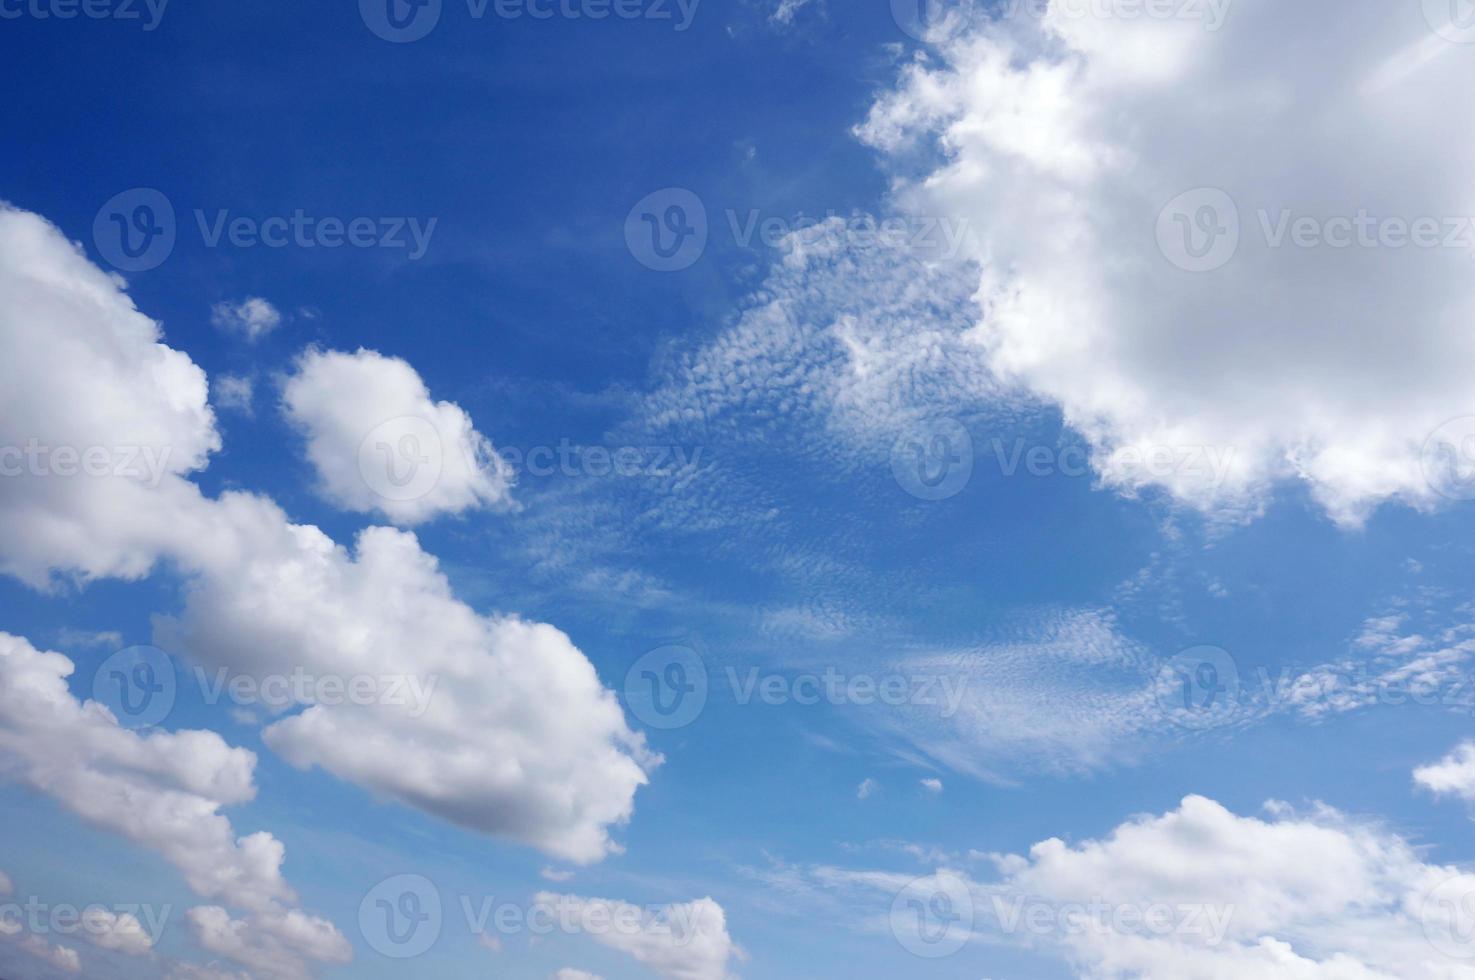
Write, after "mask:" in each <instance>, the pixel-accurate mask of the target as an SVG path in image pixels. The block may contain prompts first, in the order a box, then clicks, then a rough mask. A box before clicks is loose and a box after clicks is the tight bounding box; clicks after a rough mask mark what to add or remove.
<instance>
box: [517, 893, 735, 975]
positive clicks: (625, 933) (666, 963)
mask: <svg viewBox="0 0 1475 980" xmlns="http://www.w3.org/2000/svg"><path fill="white" fill-rule="evenodd" d="M534 901H535V902H537V903H538V904H539V905H543V906H547V907H549V908H552V909H556V910H558V914H559V915H560V917H561V919H566V920H567V921H568V922H569V923H570V924H571V926H572V928H573V929H575V930H576V931H579V932H584V933H587V934H588V935H589V936H590V937H592V938H593V939H594V940H595V941H596V942H599V943H601V944H603V945H605V946H608V947H610V948H611V949H615V950H619V951H620V952H622V953H626V954H629V955H630V956H632V957H634V959H635V960H636V961H637V962H638V963H640V964H641V965H642V966H644V967H646V968H647V969H649V970H651V971H653V972H655V973H658V974H660V975H661V976H663V977H668V978H670V980H727V978H729V977H730V976H731V975H732V974H731V973H730V972H729V967H730V965H731V963H732V961H733V960H735V959H741V958H742V957H743V955H744V954H743V952H742V949H741V947H739V946H738V945H737V944H736V943H734V942H733V941H732V937H731V936H729V935H728V934H727V916H726V914H725V913H724V912H723V909H722V906H721V905H718V904H717V903H716V902H714V901H713V900H712V899H710V898H699V899H697V900H696V901H694V902H683V903H678V904H673V905H668V906H666V907H665V908H664V909H662V910H661V911H660V913H659V914H658V915H652V914H650V913H649V912H647V910H645V909H642V908H640V907H639V906H635V905H631V904H630V903H629V902H622V901H618V900H614V899H607V898H581V897H579V896H577V895H554V894H551V893H547V892H544V893H541V894H539V895H538V896H537V897H536V898H535V899H534ZM576 975H578V976H583V975H584V974H576Z"/></svg>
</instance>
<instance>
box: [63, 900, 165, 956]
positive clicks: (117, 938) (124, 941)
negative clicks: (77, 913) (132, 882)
mask: <svg viewBox="0 0 1475 980" xmlns="http://www.w3.org/2000/svg"><path fill="white" fill-rule="evenodd" d="M81 935H82V938H83V939H85V940H87V941H88V942H89V943H91V944H92V945H94V946H97V947H98V948H100V949H108V950H112V951H114V952H117V953H122V954H124V955H126V956H145V955H147V954H148V953H150V952H151V951H152V950H153V948H154V937H152V936H150V935H149V934H148V932H147V931H146V930H145V929H144V927H143V923H142V922H139V921H138V917H137V916H135V915H133V914H132V913H131V912H122V913H116V912H113V911H111V910H110V909H106V908H103V907H101V906H93V907H90V908H88V909H86V910H85V911H84V912H83V915H82V932H81Z"/></svg>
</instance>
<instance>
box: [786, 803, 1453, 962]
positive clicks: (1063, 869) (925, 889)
mask: <svg viewBox="0 0 1475 980" xmlns="http://www.w3.org/2000/svg"><path fill="white" fill-rule="evenodd" d="M1267 809H1268V811H1269V812H1268V813H1267V815H1266V816H1265V817H1263V818H1261V817H1251V816H1240V815H1237V814H1235V813H1232V812H1231V811H1229V810H1227V809H1226V808H1224V807H1223V806H1221V805H1220V804H1218V803H1216V802H1214V801H1213V800H1209V799H1205V798H1203V797H1197V796H1191V797H1188V798H1187V799H1185V800H1184V801H1183V802H1182V804H1181V805H1180V806H1179V807H1178V808H1177V809H1175V810H1172V811H1170V812H1168V813H1165V814H1162V815H1160V816H1141V817H1136V818H1133V819H1131V820H1129V821H1127V822H1126V823H1123V824H1122V825H1121V826H1119V827H1117V828H1116V829H1115V830H1113V831H1112V832H1111V833H1110V834H1109V835H1108V836H1106V837H1105V838H1102V839H1100V840H1087V841H1084V842H1081V843H1079V844H1067V843H1066V842H1064V841H1061V840H1058V839H1051V840H1046V841H1042V842H1040V843H1038V844H1036V845H1034V846H1033V847H1032V848H1031V849H1030V850H1029V853H1028V854H1025V855H1002V854H978V853H975V854H973V855H971V856H970V857H968V858H961V859H960V858H953V859H951V860H950V863H949V864H945V865H944V868H943V869H942V870H939V871H937V872H935V873H934V874H932V875H929V876H926V877H923V878H920V879H918V878H914V877H912V876H910V875H905V874H895V873H891V872H879V871H857V870H850V869H840V868H833V867H822V868H811V869H808V870H807V871H806V872H803V873H796V872H794V871H792V870H790V871H786V872H784V873H783V875H782V878H783V880H784V881H785V883H786V886H787V887H788V888H789V889H790V890H791V891H792V890H794V889H795V888H798V889H800V890H801V891H800V894H802V890H803V889H805V888H808V889H812V890H813V891H814V893H815V894H818V895H824V894H827V893H834V892H840V893H844V894H847V895H850V896H851V897H852V898H857V899H861V900H864V901H866V902H868V903H871V905H870V907H873V908H874V907H876V905H875V904H874V903H875V901H876V899H881V900H882V903H883V904H886V905H889V906H890V907H891V909H892V911H891V914H890V915H889V916H886V915H885V914H884V913H883V914H881V915H878V916H877V917H876V918H875V919H873V920H870V922H871V925H873V926H875V927H876V928H877V929H879V930H888V928H889V931H891V932H892V934H893V935H894V938H895V939H896V940H898V941H900V942H901V943H902V944H903V945H904V946H906V945H908V944H909V943H919V944H923V945H919V946H916V947H909V948H926V946H925V942H924V941H925V940H926V939H930V940H931V941H932V943H933V949H934V950H935V949H936V948H937V946H936V945H935V944H936V943H937V942H939V941H941V942H948V943H952V944H953V946H952V947H951V948H955V949H956V948H960V947H961V946H963V945H965V944H966V943H968V942H970V941H971V942H988V943H1004V944H1011V945H1019V946H1023V947H1027V948H1031V949H1034V950H1035V951H1037V952H1038V953H1040V954H1042V955H1045V956H1049V957H1058V958H1062V959H1064V960H1066V961H1067V962H1069V963H1070V965H1071V966H1072V967H1073V968H1074V969H1075V970H1076V971H1077V972H1078V973H1079V974H1080V975H1082V976H1089V977H1093V978H1101V980H1128V978H1136V980H1259V978H1262V977H1283V978H1296V980H1390V978H1408V980H1415V978H1443V980H1460V978H1471V977H1475V962H1472V960H1471V958H1470V957H1471V954H1472V953H1475V947H1472V946H1471V944H1470V940H1469V937H1470V935H1471V927H1472V926H1475V918H1472V917H1471V915H1470V908H1471V907H1472V906H1471V905H1470V904H1468V903H1469V902H1470V900H1471V896H1475V875H1470V874H1466V873H1462V872H1460V871H1459V870H1458V869H1456V868H1453V867H1443V866H1440V865H1436V864H1430V863H1426V862H1425V861H1424V860H1423V858H1422V857H1421V855H1420V853H1419V852H1418V851H1417V850H1416V849H1415V848H1414V847H1413V846H1411V845H1410V844H1409V843H1408V842H1407V841H1405V840H1403V839H1402V838H1400V837H1398V836H1396V835H1394V834H1392V833H1389V832H1388V831H1387V830H1385V829H1383V828H1381V827H1379V826H1376V825H1369V824H1364V823H1360V822H1358V821H1355V820H1352V819H1350V818H1348V817H1346V816H1344V815H1343V814H1340V813H1338V812H1336V811H1333V810H1330V809H1327V808H1324V807H1319V808H1317V809H1315V810H1313V811H1311V812H1309V813H1297V812H1294V811H1292V810H1290V809H1289V808H1287V807H1285V806H1284V805H1281V804H1272V805H1270V806H1268V807H1267ZM970 862H971V863H975V864H980V865H991V866H992V868H993V874H992V875H991V876H987V875H984V874H983V873H982V872H981V871H979V872H976V873H972V874H970V873H968V872H965V871H964V870H961V869H962V866H963V865H965V864H968V863H970ZM942 895H946V896H947V900H948V903H949V905H948V907H950V908H951V910H952V912H953V913H954V914H953V915H952V916H951V917H950V918H949V919H948V920H947V921H945V922H944V921H930V922H927V923H925V927H924V923H923V922H922V920H919V919H917V918H916V916H915V915H912V914H910V910H913V909H915V908H924V909H925V908H928V907H933V908H936V907H941V906H939V905H936V904H934V905H932V906H928V905H927V904H926V901H927V899H928V898H929V897H933V898H935V897H937V896H942ZM866 896H869V898H866ZM910 899H918V900H920V901H921V902H922V903H923V904H921V905H920V906H918V905H914V904H912V903H911V902H910V901H909V900H910ZM939 936H941V937H942V938H941V940H939V938H938V937H939Z"/></svg>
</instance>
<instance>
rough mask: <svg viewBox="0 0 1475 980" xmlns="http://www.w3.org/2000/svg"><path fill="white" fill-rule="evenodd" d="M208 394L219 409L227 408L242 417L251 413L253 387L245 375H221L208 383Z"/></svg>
mask: <svg viewBox="0 0 1475 980" xmlns="http://www.w3.org/2000/svg"><path fill="white" fill-rule="evenodd" d="M210 392H211V394H212V395H213V396H214V399H215V404H216V405H217V406H219V407H220V408H228V409H231V410H232V411H236V412H240V413H242V414H243V415H250V414H251V413H252V399H253V395H254V385H253V382H252V381H251V379H250V378H249V377H247V376H246V375H241V374H224V375H221V376H220V377H218V378H216V379H214V380H213V381H211V382H210Z"/></svg>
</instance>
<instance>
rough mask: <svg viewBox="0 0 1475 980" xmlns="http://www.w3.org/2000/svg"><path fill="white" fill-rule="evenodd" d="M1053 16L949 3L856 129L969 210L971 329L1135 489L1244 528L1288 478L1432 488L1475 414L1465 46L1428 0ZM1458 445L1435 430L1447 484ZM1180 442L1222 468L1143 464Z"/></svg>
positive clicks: (1473, 236)
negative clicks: (1459, 101)
mask: <svg viewBox="0 0 1475 980" xmlns="http://www.w3.org/2000/svg"><path fill="white" fill-rule="evenodd" d="M980 6H981V5H980ZM1041 6H1043V5H1040V4H1031V3H1020V4H1006V5H1005V10H1006V11H1007V13H1005V14H1004V15H1002V16H1000V17H999V18H998V19H991V18H990V17H989V16H986V15H984V14H982V13H978V14H976V15H975V16H973V17H971V18H970V17H965V16H963V15H961V14H959V15H956V16H954V17H953V18H952V19H951V21H949V22H948V23H947V24H946V25H944V26H942V27H940V28H939V29H938V30H937V31H936V33H935V34H934V35H933V40H934V41H935V44H933V45H932V54H931V55H930V56H927V57H925V58H924V57H922V56H919V57H918V58H917V60H916V61H914V62H913V63H912V64H910V65H909V66H908V67H907V68H906V69H905V71H904V72H903V75H902V78H901V81H900V83H899V84H898V85H897V87H896V88H895V89H894V90H893V91H891V92H889V93H886V94H885V95H883V96H882V97H881V98H880V99H879V100H878V102H877V103H876V105H875V106H874V108H873V110H872V112H871V114H870V117H869V119H868V120H867V121H866V122H865V123H864V124H863V125H862V126H861V127H859V129H858V132H859V134H860V136H861V137H862V138H863V139H864V140H866V141H867V142H869V143H870V144H871V145H873V146H875V147H878V148H879V149H881V150H882V151H884V152H885V153H886V154H888V155H890V156H891V157H892V158H893V159H894V160H895V161H896V163H897V166H898V168H900V169H901V170H902V174H903V178H902V180H901V187H900V188H899V199H900V202H901V203H902V204H903V205H904V206H905V207H907V208H909V209H911V210H913V211H916V212H918V213H921V214H947V215H953V216H959V217H963V218H966V219H967V220H968V221H969V226H970V229H971V231H972V232H973V234H974V236H975V237H974V238H973V239H972V241H973V243H974V251H973V252H972V257H973V258H974V259H976V260H977V261H978V263H979V265H980V269H981V273H980V276H979V279H978V293H977V297H976V298H977V301H978V303H979V305H980V307H981V312H980V313H979V316H978V322H977V325H976V326H975V327H974V328H973V330H972V331H971V332H970V334H969V339H970V340H971V342H972V344H973V345H974V346H975V347H976V348H977V349H978V350H979V351H980V352H982V353H984V354H986V355H987V358H988V360H989V363H990V364H991V366H992V367H993V369H994V371H995V372H997V373H998V375H1000V376H1001V377H1002V378H1004V379H1006V380H1008V381H1011V382H1013V383H1015V384H1017V385H1018V386H1020V387H1021V388H1022V389H1024V390H1027V391H1029V392H1031V393H1034V394H1036V395H1038V396H1041V397H1043V398H1045V399H1047V400H1049V401H1051V402H1054V403H1056V404H1058V405H1059V406H1060V408H1061V410H1062V411H1063V413H1064V415H1065V418H1066V421H1067V422H1068V424H1070V425H1071V426H1073V427H1074V428H1076V429H1077V430H1079V431H1080V432H1081V433H1083V434H1084V435H1085V436H1086V437H1087V438H1088V439H1089V441H1090V442H1091V444H1092V445H1093V447H1094V453H1095V465H1096V467H1097V469H1098V470H1099V471H1100V473H1101V476H1102V478H1103V479H1104V481H1105V482H1106V483H1107V484H1109V485H1111V486H1114V487H1116V488H1118V489H1120V490H1122V491H1124V492H1133V491H1136V490H1139V489H1142V488H1144V487H1148V486H1159V487H1162V488H1164V489H1166V490H1167V491H1168V492H1169V493H1171V494H1172V495H1174V496H1175V497H1177V498H1179V499H1181V500H1183V501H1186V502H1188V503H1189V504H1192V505H1194V506H1196V507H1199V508H1202V509H1205V510H1207V511H1210V512H1212V513H1214V514H1216V515H1218V516H1221V517H1239V518H1243V517H1246V516H1250V515H1253V514H1255V513H1257V512H1258V511H1259V510H1260V509H1261V508H1262V507H1263V505H1264V503H1265V501H1266V499H1267V496H1268V494H1269V492H1270V491H1271V488H1272V487H1273V486H1274V485H1275V484H1276V483H1277V482H1278V481H1283V480H1302V481H1305V484H1306V485H1307V486H1308V487H1309V489H1310V491H1311V493H1312V494H1313V495H1314V496H1315V498H1316V499H1317V500H1318V501H1319V502H1320V504H1321V505H1322V506H1323V507H1324V508H1325V510H1326V512H1327V513H1328V514H1329V515H1330V516H1331V517H1333V518H1334V519H1335V520H1337V521H1339V522H1342V523H1344V524H1357V523H1360V522H1361V521H1362V520H1363V519H1364V518H1365V517H1366V515H1367V514H1368V513H1369V512H1370V510H1371V509H1372V508H1374V507H1375V506H1377V505H1378V504H1379V503H1380V502H1383V501H1387V500H1401V501H1404V502H1406V503H1409V504H1412V505H1414V506H1417V507H1430V506H1433V505H1435V504H1438V503H1439V502H1440V496H1439V493H1438V492H1437V491H1436V490H1435V489H1434V488H1432V487H1431V486H1430V481H1429V480H1428V479H1427V478H1426V473H1425V465H1424V464H1425V462H1426V461H1425V460H1424V459H1423V457H1422V451H1423V448H1424V446H1425V444H1426V442H1427V441H1428V440H1429V439H1430V437H1431V435H1433V434H1434V433H1435V432H1436V430H1439V429H1440V427H1441V426H1443V425H1444V424H1445V423H1446V422H1448V421H1450V420H1451V419H1454V418H1457V417H1462V416H1467V415H1470V414H1472V413H1475V394H1472V392H1471V390H1470V385H1469V379H1470V377H1471V373H1472V370H1475V333H1472V332H1471V330H1470V323H1471V320H1472V315H1475V284H1472V283H1475V280H1472V279H1471V276H1470V269H1471V261H1472V255H1475V225H1472V222H1471V215H1472V213H1475V208H1472V201H1471V196H1470V192H1469V186H1470V182H1469V168H1468V166H1466V161H1468V159H1469V158H1470V155H1471V151H1472V149H1475V146H1472V141H1475V136H1472V135H1471V134H1470V132H1469V131H1468V130H1467V129H1464V128H1461V127H1459V126H1451V124H1450V122H1451V120H1450V115H1449V106H1448V103H1447V102H1446V100H1445V99H1444V98H1443V96H1442V93H1447V92H1452V91H1463V90H1465V89H1468V88H1469V85H1470V82H1471V81H1472V76H1475V63H1472V62H1471V60H1470V59H1469V58H1468V57H1467V55H1468V53H1469V51H1468V48H1467V47H1466V46H1464V45H1460V44H1454V43H1450V42H1449V41H1446V40H1444V39H1443V38H1442V37H1439V36H1437V35H1433V34H1431V32H1430V26H1429V24H1428V23H1427V22H1426V20H1425V17H1424V14H1423V12H1422V11H1421V10H1420V6H1419V5H1418V4H1416V3H1415V4H1362V5H1357V6H1355V7H1349V6H1347V5H1346V4H1339V3H1333V2H1330V0H1314V2H1308V3H1300V4H1296V5H1295V8H1294V10H1288V9H1287V8H1286V6H1285V4H1282V3H1277V2H1275V0H1240V2H1237V3H1235V4H1233V6H1232V9H1231V10H1229V11H1228V21H1227V23H1224V24H1220V23H1218V21H1219V17H1218V16H1216V15H1215V14H1214V11H1215V10H1219V9H1220V8H1219V7H1216V6H1215V5H1211V4H1203V5H1194V6H1191V7H1188V8H1184V9H1189V10H1199V11H1201V12H1202V14H1203V16H1202V17H1194V16H1184V15H1182V14H1181V13H1180V14H1179V15H1176V16H1173V17H1166V18H1162V17H1153V16H1150V15H1143V16H1130V17H1129V16H1113V15H1112V11H1114V10H1115V9H1116V8H1115V7H1114V6H1112V5H1109V4H1108V5H1083V4H1051V5H1050V6H1049V8H1048V13H1046V14H1043V15H1041V14H1039V13H1036V12H1035V11H1038V9H1039V8H1040V7H1041ZM1180 6H1181V5H1173V9H1174V10H1179V7H1180ZM1225 6H1227V5H1225ZM1425 6H1426V7H1429V6H1430V5H1425ZM1433 6H1434V7H1438V6H1439V5H1437V4H1435V5H1433ZM1134 9H1136V10H1138V12H1139V13H1140V12H1141V9H1142V8H1140V7H1139V8H1134ZM1149 9H1150V8H1149ZM1088 11H1089V12H1088ZM1100 11H1105V13H1100ZM1220 12H1221V13H1222V12H1223V11H1222V10H1221V11H1220ZM1215 28H1218V29H1215ZM918 152H920V153H921V154H922V155H923V158H924V159H926V158H927V156H928V155H929V154H935V155H936V159H937V163H936V164H935V165H929V166H926V167H924V170H925V171H926V172H925V174H924V175H923V176H919V177H913V176H912V174H913V171H912V170H911V169H910V168H911V166H912V164H911V161H915V160H916V159H917V158H918ZM904 161H905V162H904ZM1471 431H1475V427H1472V428H1471ZM1468 434H1469V433H1468V432H1467V431H1466V430H1465V429H1463V428H1461V429H1458V430H1457V431H1450V432H1446V433H1445V435H1444V439H1443V443H1444V445H1445V446H1446V447H1449V448H1447V449H1445V450H1443V452H1444V453H1445V455H1440V453H1441V449H1440V442H1439V441H1438V440H1436V441H1435V442H1433V443H1431V449H1430V458H1429V460H1428V461H1427V462H1428V463H1429V464H1430V466H1431V467H1432V468H1433V469H1434V470H1435V474H1434V477H1435V479H1434V482H1435V483H1442V482H1446V481H1448V480H1450V479H1453V478H1454V477H1453V476H1452V475H1451V474H1450V473H1449V472H1448V470H1447V467H1448V465H1449V459H1450V457H1449V455H1448V454H1449V453H1450V452H1454V453H1455V454H1456V458H1460V459H1464V457H1461V456H1458V454H1459V452H1460V451H1461V447H1462V446H1463V445H1464V443H1463V441H1462V440H1463V438H1464V436H1465V435H1468ZM1182 447H1194V448H1198V447H1212V448H1215V449H1218V450H1220V451H1223V450H1232V453H1233V455H1232V464H1231V465H1230V466H1229V468H1228V471H1227V473H1224V474H1220V475H1215V474H1211V473H1209V472H1207V471H1196V470H1195V471H1177V470H1173V469H1171V468H1169V469H1168V470H1167V471H1166V472H1165V471H1164V470H1163V469H1162V468H1157V469H1154V468H1153V467H1152V466H1150V465H1148V463H1149V462H1150V460H1151V459H1152V456H1151V454H1152V453H1153V452H1154V451H1160V452H1161V451H1170V450H1173V449H1177V448H1182ZM1466 462H1468V461H1467V460H1466ZM1459 476H1460V477H1463V476H1465V474H1464V472H1463V471H1461V473H1460V474H1459ZM1466 488H1467V487H1466V484H1465V483H1464V482H1460V483H1459V486H1458V487H1457V488H1456V490H1457V492H1459V491H1460V490H1463V489H1466ZM1445 489H1449V488H1447V487H1446V488H1445Z"/></svg>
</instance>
